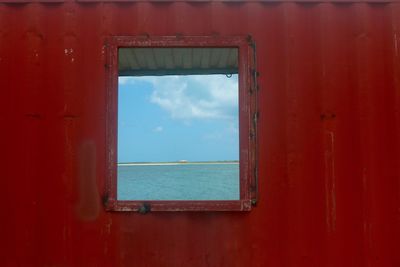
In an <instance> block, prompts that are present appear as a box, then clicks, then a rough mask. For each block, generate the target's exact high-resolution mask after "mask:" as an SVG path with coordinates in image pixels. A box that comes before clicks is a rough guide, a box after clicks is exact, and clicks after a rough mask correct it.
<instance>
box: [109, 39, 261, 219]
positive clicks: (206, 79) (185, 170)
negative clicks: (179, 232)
mask: <svg viewBox="0 0 400 267" xmlns="http://www.w3.org/2000/svg"><path fill="white" fill-rule="evenodd" d="M106 51H107V53H106V55H107V59H106V60H107V62H106V70H107V110H106V111H107V125H106V132H107V170H106V192H105V195H104V202H105V206H106V208H107V209H108V210H113V211H140V212H143V213H144V212H148V211H178V210H179V211H181V210H182V211H183V210H191V211H195V210H198V211H201V210H250V209H251V206H252V204H255V203H256V200H257V166H256V156H257V152H256V148H257V146H256V123H257V112H256V91H257V90H256V72H255V68H254V65H255V60H254V45H253V43H252V40H251V38H249V37H243V36H233V37H210V36H202V37H189V36H188V37H183V36H177V37H148V36H145V37H143V36H142V37H110V38H108V39H107V40H106Z"/></svg>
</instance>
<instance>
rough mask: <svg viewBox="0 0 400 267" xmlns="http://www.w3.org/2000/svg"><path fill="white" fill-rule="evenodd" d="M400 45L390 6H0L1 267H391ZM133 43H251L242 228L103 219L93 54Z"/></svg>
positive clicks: (211, 216) (192, 220)
mask: <svg viewBox="0 0 400 267" xmlns="http://www.w3.org/2000/svg"><path fill="white" fill-rule="evenodd" d="M399 31H400V5H399V4H398V3H397V2H393V3H390V2H387V3H350V2H346V3H330V2H325V3H317V2H316V3H304V2H298V3H296V2H281V3H272V2H241V3H228V2H162V3H161V2H126V3H113V2H104V3H101V2H91V3H77V2H70V1H68V2H61V3H25V4H18V3H12V4H6V3H0V90H1V97H0V125H1V131H0V147H1V154H0V155H1V156H0V157H1V158H0V159H1V160H0V162H1V164H0V166H1V178H0V184H1V189H2V200H3V201H2V202H3V206H2V207H3V208H2V210H1V213H2V216H1V220H0V236H1V241H2V242H1V245H0V246H1V249H0V265H1V266H230V267H231V266H239V267H242V266H262V267H263V266H307V267H308V266H377V267H378V266H379V267H382V266H391V267H393V266H400V254H399V253H398V247H399V240H400V182H399V181H400V180H399V177H400V155H399V153H400V142H399V138H400V115H399V107H400V89H399V88H400V64H399V59H400V58H399V45H400V43H399V36H400V32H399ZM138 34H149V35H176V34H183V35H243V34H250V35H252V37H253V38H254V40H255V42H256V43H257V62H258V71H259V73H260V76H259V80H258V84H259V87H260V91H259V114H260V117H259V146H260V147H259V152H260V155H259V196H260V201H259V204H258V206H257V207H256V208H254V209H253V210H252V211H251V212H248V213H241V212H207V213H201V212H199V213H195V212H192V213H150V214H148V215H146V216H142V215H139V214H136V213H110V212H106V211H104V209H103V207H102V206H101V199H100V198H101V192H103V189H104V183H105V177H104V175H105V166H104V164H105V155H106V149H107V148H106V143H105V140H106V139H105V138H106V136H105V134H106V129H105V123H104V122H105V103H106V101H105V97H106V95H105V93H106V89H105V70H104V49H103V42H104V38H105V37H106V36H109V35H138ZM87 140H92V141H90V142H91V144H90V145H88V146H85V147H86V148H87V149H86V150H85V149H84V151H83V152H82V144H84V143H85V142H87ZM92 148H93V149H92ZM85 151H86V152H85ZM82 153H83V154H82ZM82 155H83V156H82ZM82 161H87V162H89V165H88V166H86V167H85V168H87V169H85V168H83V169H82V166H81V165H80V163H82ZM83 179H88V180H83ZM96 198H97V200H96ZM82 201H83V202H82ZM82 203H83V204H82ZM80 205H81V206H80ZM77 207H78V208H77ZM79 207H81V209H79ZM77 210H78V212H77ZM82 214H83V215H82Z"/></svg>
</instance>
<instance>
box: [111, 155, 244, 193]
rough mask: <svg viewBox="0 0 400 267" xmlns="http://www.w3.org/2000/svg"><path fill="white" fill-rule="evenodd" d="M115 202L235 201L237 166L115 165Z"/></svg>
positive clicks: (238, 191)
mask: <svg viewBox="0 0 400 267" xmlns="http://www.w3.org/2000/svg"><path fill="white" fill-rule="evenodd" d="M117 189H118V190H117V194H118V195H117V198H118V200H238V199H240V190H239V163H232V162H230V163H192V164H191V163H177V164H174V163H160V164H156V163H155V164H137V163H134V164H121V165H118V182H117Z"/></svg>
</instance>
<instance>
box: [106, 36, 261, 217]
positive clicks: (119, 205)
mask: <svg viewBox="0 0 400 267" xmlns="http://www.w3.org/2000/svg"><path fill="white" fill-rule="evenodd" d="M104 47H105V52H106V62H105V72H106V89H107V99H106V124H105V129H106V170H105V175H106V176H105V178H106V184H105V193H104V197H103V202H104V205H105V208H106V210H109V211H139V212H148V211H150V210H151V211H248V210H251V207H252V205H255V204H256V203H257V199H258V196H257V193H258V189H257V182H258V181H257V117H258V112H257V97H256V94H257V84H256V78H257V72H256V69H255V65H256V62H255V44H254V42H253V40H252V39H251V37H249V36H157V37H153V36H111V37H108V38H106V40H105V46H104ZM121 47H205V48H206V47H235V48H238V51H239V173H240V199H239V200H229V201H228V200H226V201H225V200H211V201H209V200H201V201H199V200H195V201H187V200H181V201H156V200H154V201H137V200H134V201H130V200H129V201H127V200H118V199H117V126H118V125H117V123H118V122H117V110H118V48H121Z"/></svg>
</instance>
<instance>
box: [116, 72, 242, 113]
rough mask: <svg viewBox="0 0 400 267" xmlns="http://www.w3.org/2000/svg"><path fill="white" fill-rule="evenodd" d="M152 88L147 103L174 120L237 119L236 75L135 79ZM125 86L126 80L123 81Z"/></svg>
mask: <svg viewBox="0 0 400 267" xmlns="http://www.w3.org/2000/svg"><path fill="white" fill-rule="evenodd" d="M134 79H135V81H145V82H149V83H151V84H152V85H153V87H154V91H153V92H152V94H151V96H150V102H151V103H154V104H156V105H158V106H160V107H161V108H162V109H164V110H165V111H167V112H168V113H169V114H170V116H171V117H172V118H175V119H183V120H189V119H227V118H233V117H236V116H237V107H238V81H237V76H236V75H235V76H233V77H232V78H227V77H226V76H224V75H207V76H205V75H191V76H161V77H137V78H134ZM124 82H125V83H126V82H128V80H125V81H124Z"/></svg>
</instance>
